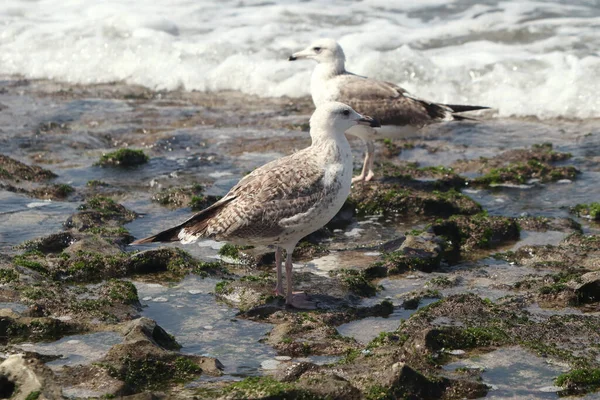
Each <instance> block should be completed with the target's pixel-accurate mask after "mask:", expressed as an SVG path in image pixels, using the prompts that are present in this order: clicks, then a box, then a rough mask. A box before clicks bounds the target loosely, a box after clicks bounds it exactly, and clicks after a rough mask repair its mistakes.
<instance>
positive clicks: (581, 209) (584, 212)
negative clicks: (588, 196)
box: [571, 203, 600, 221]
mask: <svg viewBox="0 0 600 400" xmlns="http://www.w3.org/2000/svg"><path fill="white" fill-rule="evenodd" d="M571 212H572V213H574V214H576V215H578V216H580V217H584V218H589V219H592V220H594V221H600V203H589V204H577V205H576V206H575V207H573V208H571Z"/></svg>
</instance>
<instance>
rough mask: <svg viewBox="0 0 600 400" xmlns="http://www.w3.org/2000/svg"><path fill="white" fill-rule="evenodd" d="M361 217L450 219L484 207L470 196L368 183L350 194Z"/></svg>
mask: <svg viewBox="0 0 600 400" xmlns="http://www.w3.org/2000/svg"><path fill="white" fill-rule="evenodd" d="M350 200H351V201H352V202H353V203H354V204H355V205H356V209H357V211H358V213H359V214H388V213H396V214H408V215H425V216H442V217H444V216H445V217H448V216H450V215H453V214H466V215H470V214H476V213H479V212H481V206H480V205H479V204H477V203H476V202H475V201H473V200H472V199H470V198H469V197H467V196H465V195H463V194H461V193H459V192H456V191H454V190H449V191H447V192H442V191H438V190H433V191H424V190H420V189H413V188H410V187H408V186H402V185H399V184H393V183H392V184H388V183H378V182H375V183H370V182H369V183H365V184H363V185H361V186H360V187H358V188H355V190H353V191H352V192H351V193H350Z"/></svg>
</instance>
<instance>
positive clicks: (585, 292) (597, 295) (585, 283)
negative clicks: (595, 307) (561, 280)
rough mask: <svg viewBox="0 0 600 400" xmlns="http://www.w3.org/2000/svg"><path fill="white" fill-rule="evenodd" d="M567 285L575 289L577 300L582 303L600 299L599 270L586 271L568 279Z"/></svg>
mask: <svg viewBox="0 0 600 400" xmlns="http://www.w3.org/2000/svg"><path fill="white" fill-rule="evenodd" d="M567 286H568V287H570V288H571V289H573V290H574V291H575V295H576V296H577V302H578V303H582V304H588V303H597V302H598V301H600V271H593V272H588V273H586V274H583V275H581V277H580V278H578V279H576V280H573V281H570V282H568V283H567Z"/></svg>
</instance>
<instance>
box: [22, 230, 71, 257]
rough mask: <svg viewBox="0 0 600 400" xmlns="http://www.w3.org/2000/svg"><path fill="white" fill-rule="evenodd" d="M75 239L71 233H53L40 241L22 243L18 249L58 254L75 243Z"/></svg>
mask: <svg viewBox="0 0 600 400" xmlns="http://www.w3.org/2000/svg"><path fill="white" fill-rule="evenodd" d="M74 240H75V239H74V237H73V235H71V233H69V232H59V233H53V234H51V235H49V236H45V237H43V238H40V239H33V240H28V241H26V242H23V243H21V244H20V245H19V246H17V248H20V249H24V250H37V251H41V252H42V253H57V252H60V251H62V250H64V249H66V248H67V247H69V246H70V245H71V244H73V242H74Z"/></svg>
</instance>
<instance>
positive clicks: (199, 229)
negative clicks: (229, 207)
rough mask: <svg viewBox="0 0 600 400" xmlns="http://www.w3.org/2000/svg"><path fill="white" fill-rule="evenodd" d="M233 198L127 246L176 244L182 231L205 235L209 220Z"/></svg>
mask: <svg viewBox="0 0 600 400" xmlns="http://www.w3.org/2000/svg"><path fill="white" fill-rule="evenodd" d="M234 198H235V197H233V196H232V197H230V198H227V199H221V200H219V201H217V202H216V203H215V204H213V205H212V206H210V207H208V208H205V209H204V210H202V211H200V212H197V213H196V214H194V215H193V216H192V217H191V218H189V219H188V220H186V221H185V222H182V223H181V224H179V225H177V226H174V227H172V228H169V229H166V230H164V231H162V232H159V233H157V234H156V235H153V236H148V237H146V238H143V239H138V240H136V241H134V242H131V243H130V244H129V245H130V246H135V245H138V244H145V243H153V242H177V241H179V240H181V237H180V235H181V233H182V230H184V229H185V232H183V233H184V234H185V235H186V236H197V237H201V236H202V235H203V234H205V232H206V228H207V227H208V224H209V222H210V220H211V219H212V218H213V217H214V216H215V215H216V214H218V213H219V211H221V209H222V208H223V206H225V205H226V204H228V203H229V202H230V201H231V200H233V199H234Z"/></svg>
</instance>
